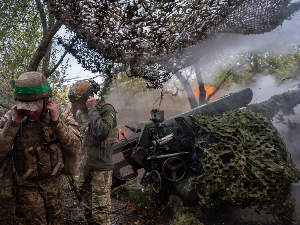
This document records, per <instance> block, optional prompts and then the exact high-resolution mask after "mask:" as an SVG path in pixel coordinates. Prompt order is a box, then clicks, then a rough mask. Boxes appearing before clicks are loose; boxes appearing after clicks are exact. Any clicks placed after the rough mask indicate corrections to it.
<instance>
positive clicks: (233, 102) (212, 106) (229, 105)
mask: <svg viewBox="0 0 300 225" xmlns="http://www.w3.org/2000/svg"><path fill="white" fill-rule="evenodd" d="M252 97H253V92H252V90H251V89H250V88H245V89H243V90H240V91H237V92H234V93H231V94H229V95H226V96H224V97H222V98H219V99H217V100H216V101H213V102H210V103H207V104H205V105H201V106H199V107H197V108H194V109H192V110H190V111H188V112H185V113H183V114H180V115H177V116H175V117H172V118H170V119H167V120H165V121H164V123H165V125H166V126H167V127H169V126H172V124H176V120H175V118H177V117H184V118H185V119H186V120H187V121H188V122H190V119H189V118H188V115H190V114H193V115H196V114H199V113H201V114H203V115H205V116H212V115H214V114H216V113H221V112H226V111H229V110H235V109H238V108H242V107H245V106H247V104H249V103H250V102H251V100H252Z"/></svg>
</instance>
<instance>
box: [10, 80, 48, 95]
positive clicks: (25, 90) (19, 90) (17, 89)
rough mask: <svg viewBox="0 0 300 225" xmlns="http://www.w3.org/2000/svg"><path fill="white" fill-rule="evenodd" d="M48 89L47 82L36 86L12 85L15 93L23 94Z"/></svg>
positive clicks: (36, 92)
mask: <svg viewBox="0 0 300 225" xmlns="http://www.w3.org/2000/svg"><path fill="white" fill-rule="evenodd" d="M49 89H50V85H49V83H45V84H43V85H42V86H36V87H16V86H15V87H14V93H15V94H17V95H24V94H38V93H43V92H45V91H48V90H49Z"/></svg>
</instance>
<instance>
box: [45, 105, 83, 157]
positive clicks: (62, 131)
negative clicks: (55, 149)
mask: <svg viewBox="0 0 300 225" xmlns="http://www.w3.org/2000/svg"><path fill="white" fill-rule="evenodd" d="M51 124H52V127H53V129H54V130H55V133H56V136H57V138H58V141H59V143H60V145H61V147H62V149H63V150H64V151H65V152H66V153H67V154H69V155H76V154H78V151H79V150H80V148H81V137H80V128H79V125H78V123H77V122H76V121H75V119H74V117H73V115H72V113H71V111H70V110H64V111H62V112H61V114H60V116H59V119H58V120H57V121H55V122H51Z"/></svg>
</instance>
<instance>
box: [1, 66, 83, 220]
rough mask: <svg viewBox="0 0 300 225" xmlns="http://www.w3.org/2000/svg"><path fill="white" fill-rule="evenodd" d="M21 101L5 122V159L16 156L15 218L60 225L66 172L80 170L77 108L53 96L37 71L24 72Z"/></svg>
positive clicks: (19, 88) (18, 91) (19, 89)
mask: <svg viewBox="0 0 300 225" xmlns="http://www.w3.org/2000/svg"><path fill="white" fill-rule="evenodd" d="M14 96H15V100H18V104H17V105H15V106H13V107H12V108H11V110H10V111H9V112H8V113H7V114H6V115H5V116H4V117H2V119H1V121H0V163H1V162H3V161H4V160H5V159H7V155H12V158H11V160H13V165H14V175H15V183H16V209H15V215H16V223H15V224H20V225H23V224H35V225H36V224H39V225H41V224H42V225H46V224H51V225H58V224H60V221H61V218H62V210H63V201H62V193H61V182H60V177H61V174H66V175H71V174H75V173H76V171H77V169H78V168H77V167H78V166H77V164H78V163H77V161H78V151H79V150H80V148H81V138H80V129H79V126H78V124H77V123H76V122H75V120H74V118H73V115H72V113H71V112H70V110H68V109H64V108H61V107H59V106H58V105H57V104H55V103H54V102H52V101H49V97H51V96H52V90H51V88H50V86H49V83H48V82H47V79H46V78H45V77H44V76H43V75H42V74H40V73H38V72H26V73H23V74H21V75H20V77H19V78H18V80H17V81H16V84H15V87H14Z"/></svg>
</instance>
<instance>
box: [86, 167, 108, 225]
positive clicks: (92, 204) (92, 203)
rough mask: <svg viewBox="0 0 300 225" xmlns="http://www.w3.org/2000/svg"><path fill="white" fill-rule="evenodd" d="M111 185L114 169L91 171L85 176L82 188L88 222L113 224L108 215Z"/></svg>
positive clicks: (103, 224)
mask: <svg viewBox="0 0 300 225" xmlns="http://www.w3.org/2000/svg"><path fill="white" fill-rule="evenodd" d="M111 185H112V170H109V171H90V172H89V173H88V174H87V175H86V176H84V177H83V181H82V182H81V185H80V190H81V196H82V205H83V206H84V207H85V218H86V220H87V222H88V224H102V225H110V224H111V222H110V219H109V216H108V211H109V209H110V207H111V199H110V189H111Z"/></svg>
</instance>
